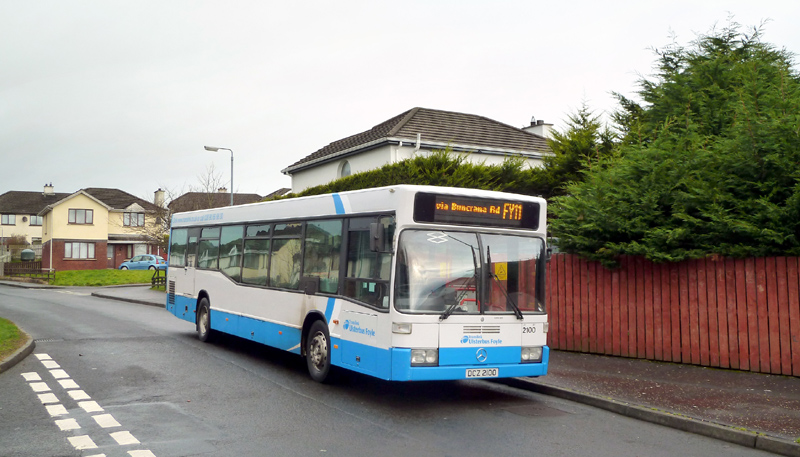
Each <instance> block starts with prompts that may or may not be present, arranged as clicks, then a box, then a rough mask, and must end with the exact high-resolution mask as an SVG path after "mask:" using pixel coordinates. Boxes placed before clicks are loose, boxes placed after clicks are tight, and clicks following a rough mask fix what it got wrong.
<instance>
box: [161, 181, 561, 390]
mask: <svg viewBox="0 0 800 457" xmlns="http://www.w3.org/2000/svg"><path fill="white" fill-rule="evenodd" d="M545 228H546V203H545V201H544V200H543V199H541V198H538V197H530V196H525V195H516V194H507V193H500V192H491V191H483V190H475V189H456V188H446V187H431V186H411V185H398V186H390V187H382V188H376V189H365V190H358V191H351V192H341V193H337V194H328V195H319V196H312V197H303V198H294V199H285V200H278V201H273V202H264V203H254V204H250V205H242V206H233V207H226V208H215V209H209V210H202V211H193V212H187V213H178V214H175V215H173V217H172V233H171V238H170V253H169V269H168V273H167V305H166V307H167V310H168V311H169V312H170V313H172V314H174V315H175V316H177V317H179V318H181V319H185V320H187V321H189V322H192V323H195V324H196V326H197V332H198V336H199V338H200V339H201V340H203V341H206V340H207V339H208V338H209V337H211V336H213V334H214V333H215V332H221V333H227V334H231V335H236V336H238V337H241V338H245V339H248V340H252V341H257V342H259V343H262V344H266V345H269V346H273V347H276V348H280V349H283V350H286V351H289V352H293V353H296V354H299V355H301V356H303V357H305V358H306V361H307V365H308V371H309V373H310V375H311V377H312V378H313V379H314V380H316V381H320V382H323V381H325V380H326V378H328V374H329V372H330V369H331V366H335V367H341V368H344V369H348V370H353V371H356V372H359V373H363V374H367V375H370V376H374V377H377V378H381V379H386V380H396V381H417V380H446V379H448V380H452V379H472V378H501V377H512V376H543V375H545V374H546V373H547V363H548V355H549V349H548V347H547V331H548V322H547V314H546V309H545V262H546V255H545V252H546V248H545Z"/></svg>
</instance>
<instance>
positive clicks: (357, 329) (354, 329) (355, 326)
mask: <svg viewBox="0 0 800 457" xmlns="http://www.w3.org/2000/svg"><path fill="white" fill-rule="evenodd" d="M342 328H343V329H345V331H348V332H350V333H358V334H359V335H366V336H375V330H373V329H371V328H363V327H361V324H359V323H358V321H351V320H350V319H348V320H346V321H344V325H343V326H342Z"/></svg>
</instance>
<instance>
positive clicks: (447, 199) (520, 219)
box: [414, 193, 539, 230]
mask: <svg viewBox="0 0 800 457" xmlns="http://www.w3.org/2000/svg"><path fill="white" fill-rule="evenodd" d="M414 220H415V221H417V222H438V223H443V224H459V225H482V226H489V227H508V228H527V229H533V230H535V229H537V228H538V226H539V205H538V204H536V203H533V202H519V201H512V200H496V199H486V198H469V197H463V196H458V197H456V196H451V195H440V194H429V193H419V194H417V196H416V199H415V202H414Z"/></svg>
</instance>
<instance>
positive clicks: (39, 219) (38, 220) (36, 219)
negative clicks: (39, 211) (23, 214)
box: [31, 215, 42, 225]
mask: <svg viewBox="0 0 800 457" xmlns="http://www.w3.org/2000/svg"><path fill="white" fill-rule="evenodd" d="M31 225H42V216H35V215H31Z"/></svg>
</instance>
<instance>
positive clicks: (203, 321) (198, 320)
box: [195, 291, 213, 342]
mask: <svg viewBox="0 0 800 457" xmlns="http://www.w3.org/2000/svg"><path fill="white" fill-rule="evenodd" d="M195 325H196V329H197V339H199V340H200V341H202V342H207V341H209V340H210V339H211V337H212V334H213V331H212V330H211V301H210V300H209V298H208V293H206V292H205V291H202V292H200V294H199V295H198V300H197V314H196V317H195Z"/></svg>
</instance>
